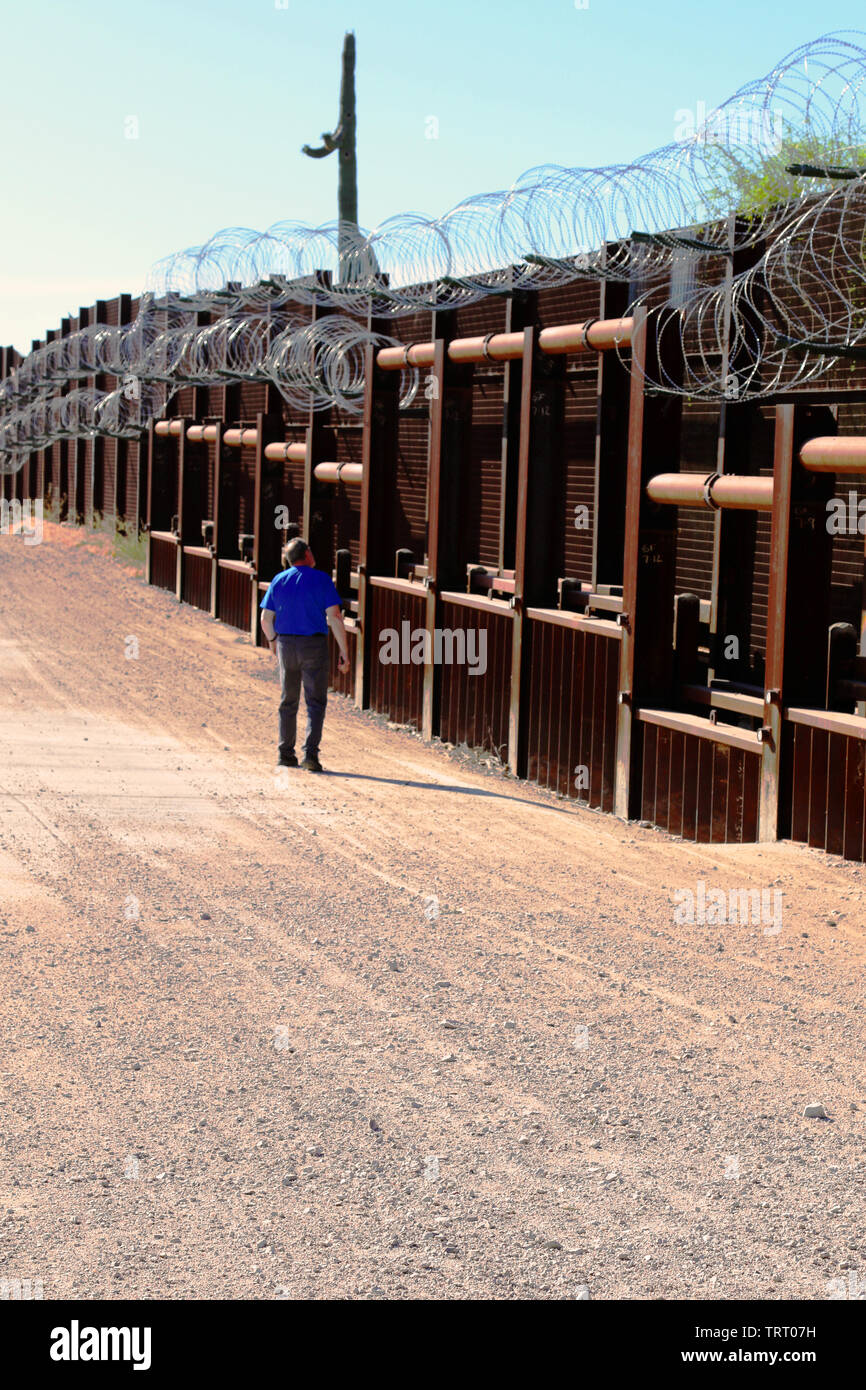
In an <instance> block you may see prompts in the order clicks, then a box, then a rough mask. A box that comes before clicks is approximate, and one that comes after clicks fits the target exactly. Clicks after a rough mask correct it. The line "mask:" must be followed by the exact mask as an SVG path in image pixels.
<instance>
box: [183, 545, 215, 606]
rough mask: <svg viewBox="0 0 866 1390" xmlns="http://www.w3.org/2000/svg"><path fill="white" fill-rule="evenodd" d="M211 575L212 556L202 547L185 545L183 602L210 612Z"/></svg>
mask: <svg viewBox="0 0 866 1390" xmlns="http://www.w3.org/2000/svg"><path fill="white" fill-rule="evenodd" d="M212 575H213V556H212V554H211V552H210V551H209V550H208V549H206V548H205V547H203V546H194V545H185V546H184V548H183V601H184V603H190V604H192V606H193V608H201V609H202V611H203V612H205V613H209V612H210V596H211V580H212Z"/></svg>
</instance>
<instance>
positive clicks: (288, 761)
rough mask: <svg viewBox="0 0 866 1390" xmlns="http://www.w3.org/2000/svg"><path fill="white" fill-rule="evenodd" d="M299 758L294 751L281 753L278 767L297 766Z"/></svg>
mask: <svg viewBox="0 0 866 1390" xmlns="http://www.w3.org/2000/svg"><path fill="white" fill-rule="evenodd" d="M297 766H298V759H297V755H296V754H294V753H281V754H280V760H279V762H278V763H277V767H297Z"/></svg>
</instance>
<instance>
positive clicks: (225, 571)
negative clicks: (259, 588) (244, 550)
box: [217, 560, 255, 632]
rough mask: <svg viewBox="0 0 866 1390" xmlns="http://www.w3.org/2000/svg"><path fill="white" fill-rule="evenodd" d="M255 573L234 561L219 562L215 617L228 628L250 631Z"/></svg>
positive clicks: (250, 568)
mask: <svg viewBox="0 0 866 1390" xmlns="http://www.w3.org/2000/svg"><path fill="white" fill-rule="evenodd" d="M254 578H255V571H254V570H253V569H252V567H251V566H250V565H244V564H243V563H241V562H240V561H236V560H220V561H219V575H218V580H217V617H218V618H219V620H220V622H222V623H228V624H229V626H230V627H239V628H242V629H243V631H245V632H249V630H250V613H251V605H252V602H253V594H254V588H255V586H254V582H253V581H254Z"/></svg>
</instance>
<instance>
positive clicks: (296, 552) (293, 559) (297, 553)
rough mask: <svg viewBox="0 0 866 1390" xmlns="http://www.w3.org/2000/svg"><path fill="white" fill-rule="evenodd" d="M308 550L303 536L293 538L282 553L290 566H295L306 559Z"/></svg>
mask: <svg viewBox="0 0 866 1390" xmlns="http://www.w3.org/2000/svg"><path fill="white" fill-rule="evenodd" d="M309 548H310V547H309V546H308V545H307V542H306V541H305V540H304V538H303V536H295V538H294V540H292V541H289V543H288V545H287V546H286V548H285V550H284V551H283V555H284V556H285V558H286V560H287V561H288V563H289V564H290V565H296V564H297V563H298V561H299V560H303V559H304V558H305V557H306V554H307V551H308V550H309Z"/></svg>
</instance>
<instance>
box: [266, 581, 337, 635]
mask: <svg viewBox="0 0 866 1390" xmlns="http://www.w3.org/2000/svg"><path fill="white" fill-rule="evenodd" d="M335 603H336V604H339V603H340V595H339V594H338V593H337V590H336V588H335V587H334V581H333V580H332V578H331V576H330V575H329V574H325V572H324V570H317V569H313V567H312V566H311V565H292V568H291V569H288V570H283V571H282V572H281V573H280V574H278V575H277V576H276V578H275V579H272V580H271V582H270V585H269V586H268V591H267V593H266V594H265V596H264V598H263V599H262V601H261V604H260V605H259V606H260V607H261V608H270V610H271V612H272V613H273V614H274V631H275V632H277V633H283V634H286V633H293V634H294V635H295V636H296V637H310V636H312V634H313V633H315V632H324V633H327V631H328V620H327V618H326V617H325V609H326V608H331V607H333V605H334V604H335Z"/></svg>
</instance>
